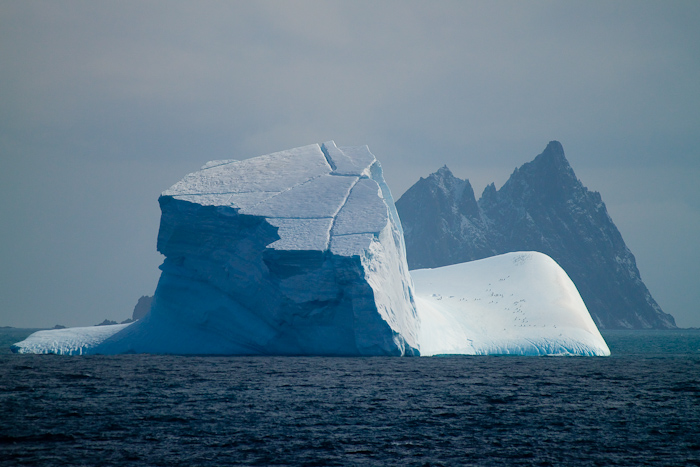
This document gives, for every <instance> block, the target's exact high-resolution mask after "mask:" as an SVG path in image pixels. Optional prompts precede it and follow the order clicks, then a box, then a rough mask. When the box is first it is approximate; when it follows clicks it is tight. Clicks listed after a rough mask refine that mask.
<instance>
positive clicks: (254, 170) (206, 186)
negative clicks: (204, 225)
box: [162, 141, 401, 256]
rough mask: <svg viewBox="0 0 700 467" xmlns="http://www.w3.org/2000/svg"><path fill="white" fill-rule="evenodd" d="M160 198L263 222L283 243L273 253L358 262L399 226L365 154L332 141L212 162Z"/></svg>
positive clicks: (371, 161)
mask: <svg viewBox="0 0 700 467" xmlns="http://www.w3.org/2000/svg"><path fill="white" fill-rule="evenodd" d="M162 196H164V197H172V198H175V199H178V200H181V201H187V202H191V203H195V204H199V205H202V206H222V207H228V208H232V209H234V210H236V211H237V212H238V213H239V214H243V215H250V216H260V217H265V218H266V219H267V220H268V222H269V223H270V224H271V225H273V226H275V227H277V228H278V235H279V236H280V239H279V240H278V241H276V242H274V243H272V244H270V245H269V247H270V248H274V249H277V250H321V251H324V250H327V249H331V251H332V252H333V253H335V254H340V255H344V256H350V255H355V254H359V253H360V252H361V251H362V250H363V249H365V248H367V247H368V246H369V244H370V243H371V240H372V238H374V237H376V236H377V235H378V234H379V232H381V231H382V229H384V228H385V227H386V226H387V224H388V223H389V222H390V219H391V220H393V221H394V223H396V222H397V219H396V218H395V216H394V215H393V209H394V207H393V200H392V198H391V194H390V193H388V188H387V187H386V183H385V182H384V178H383V175H382V170H381V166H380V165H379V162H378V161H377V160H376V158H375V157H374V155H373V154H372V153H371V152H370V151H369V148H368V147H367V146H357V147H342V148H339V147H337V146H336V145H335V143H334V142H333V141H328V142H326V143H323V144H321V145H319V144H312V145H309V146H302V147H299V148H295V149H289V150H286V151H280V152H276V153H272V154H268V155H265V156H259V157H254V158H251V159H245V160H242V161H238V160H222V161H211V162H208V163H207V164H205V165H204V166H202V168H201V169H200V170H199V171H197V172H193V173H191V174H188V175H186V176H185V177H184V178H183V179H182V180H180V181H179V182H177V183H176V184H175V185H173V186H172V187H170V188H169V189H167V190H166V191H164V192H163V193H162ZM397 228H398V229H399V231H400V229H401V227H400V225H397Z"/></svg>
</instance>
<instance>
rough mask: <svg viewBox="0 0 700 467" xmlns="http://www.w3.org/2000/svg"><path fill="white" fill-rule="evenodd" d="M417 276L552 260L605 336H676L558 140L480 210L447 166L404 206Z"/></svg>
mask: <svg viewBox="0 0 700 467" xmlns="http://www.w3.org/2000/svg"><path fill="white" fill-rule="evenodd" d="M396 207H397V210H398V212H399V215H400V217H401V221H402V223H403V227H404V231H405V241H406V248H407V255H408V264H409V267H410V268H411V269H418V268H426V267H430V268H434V267H440V266H446V265H450V264H457V263H462V262H465V261H473V260H477V259H481V258H486V257H489V256H493V255H497V254H503V253H507V252H514V251H523V250H532V251H539V252H542V253H545V254H547V255H549V256H551V257H552V258H553V259H554V260H556V261H557V263H559V265H561V266H562V268H564V270H565V271H566V272H567V273H568V275H569V276H570V277H571V279H572V280H573V282H574V284H576V287H577V288H578V290H579V292H580V294H581V297H582V298H583V300H584V302H585V303H586V306H587V307H588V310H589V312H590V313H591V316H592V317H593V319H594V320H595V322H596V324H597V325H598V326H599V327H601V328H609V329H614V328H673V327H675V322H674V319H673V317H672V316H671V315H668V314H666V313H664V312H663V311H662V310H661V308H660V307H659V305H658V304H657V303H656V301H655V300H654V299H653V298H652V296H651V294H650V293H649V290H648V289H647V288H646V286H645V285H644V283H643V282H642V280H641V278H640V275H639V270H638V269H637V265H636V262H635V259H634V255H633V254H632V253H631V252H630V250H629V248H627V246H626V245H625V242H624V240H623V239H622V236H621V235H620V232H619V231H618V229H617V227H616V226H615V224H614V223H613V221H612V219H611V218H610V216H609V215H608V212H607V209H606V207H605V203H603V201H602V199H601V196H600V194H599V193H597V192H591V191H589V190H588V189H587V188H586V187H584V186H583V184H582V183H581V182H580V181H579V180H578V178H577V177H576V174H575V173H574V171H573V169H572V168H571V166H570V165H569V162H568V161H567V160H566V156H565V155H564V149H563V147H562V145H561V144H560V143H559V142H558V141H552V142H550V143H549V144H548V145H547V147H546V148H545V150H544V151H543V152H542V154H540V155H538V156H537V157H536V158H535V159H534V160H533V161H531V162H528V163H526V164H524V165H522V166H521V167H520V168H516V169H515V171H514V172H513V174H512V175H511V176H510V178H509V179H508V181H507V182H506V183H505V184H504V185H503V186H502V187H501V188H500V189H499V190H497V189H496V187H495V185H494V184H490V185H488V186H487V187H486V188H485V189H484V192H483V194H482V196H481V199H479V201H478V202H477V201H476V199H475V197H474V192H473V190H472V187H471V185H470V184H469V181H468V180H460V179H459V178H456V177H455V176H454V175H453V174H452V173H451V172H450V171H449V169H447V167H442V168H441V169H439V170H438V171H437V172H435V173H433V174H431V175H430V176H428V177H427V178H421V179H420V180H419V181H418V182H416V184H414V185H413V186H412V187H411V188H409V189H408V190H407V191H406V193H405V194H404V195H403V196H402V197H401V198H400V199H399V200H398V201H397V202H396Z"/></svg>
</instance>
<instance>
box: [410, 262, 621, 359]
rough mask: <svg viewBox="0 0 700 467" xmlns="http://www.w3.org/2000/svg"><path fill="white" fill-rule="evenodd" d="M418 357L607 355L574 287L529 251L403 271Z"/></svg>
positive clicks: (558, 269) (553, 266)
mask: <svg viewBox="0 0 700 467" xmlns="http://www.w3.org/2000/svg"><path fill="white" fill-rule="evenodd" d="M411 275H412V276H413V280H414V283H415V287H416V304H417V307H418V315H419V317H420V320H421V323H422V327H421V332H420V337H419V341H420V352H421V355H425V356H428V355H450V354H462V355H585V356H607V355H610V350H609V349H608V346H607V344H606V343H605V340H604V339H603V337H602V336H601V335H600V332H599V331H598V328H597V327H596V325H595V323H594V322H593V319H592V318H591V315H590V314H589V313H588V309H587V308H586V305H585V304H584V303H583V300H582V299H581V296H580V295H579V293H578V290H577V289H576V286H575V285H574V283H573V282H572V281H571V279H570V278H569V276H568V275H567V274H566V272H565V271H564V270H563V269H562V268H561V267H560V266H559V265H558V264H557V263H556V262H555V261H554V260H553V259H552V258H550V257H549V256H547V255H545V254H543V253H538V252H535V251H526V252H515V253H506V254H503V255H499V256H492V257H490V258H485V259H481V260H478V261H471V262H468V263H460V264H455V265H451V266H443V267H440V268H435V269H417V270H413V271H411Z"/></svg>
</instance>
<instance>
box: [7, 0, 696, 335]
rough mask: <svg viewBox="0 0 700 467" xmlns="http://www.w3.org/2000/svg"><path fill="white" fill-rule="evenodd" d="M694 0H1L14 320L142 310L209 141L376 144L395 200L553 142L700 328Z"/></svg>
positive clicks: (252, 150) (503, 175) (668, 296)
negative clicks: (175, 214) (174, 197)
mask: <svg viewBox="0 0 700 467" xmlns="http://www.w3.org/2000/svg"><path fill="white" fill-rule="evenodd" d="M698 24H700V3H698V2H694V1H664V2H660V1H658V2H656V1H654V2H651V1H646V2H645V1H619V2H566V3H561V2H550V1H535V2H527V3H523V2H515V1H513V2H511V1H500V2H499V1H496V2H488V3H486V2H462V1H455V2H448V1H444V2H430V3H425V2H405V1H402V2H398V1H396V2H394V1H387V2H381V3H376V2H369V1H354V2H349V1H348V2H345V1H326V2H321V1H259V2H250V3H243V2H240V3H228V2H207V1H202V2H196V3H195V2H191V3H188V2H178V1H170V2H164V1H163V2H161V1H153V2H136V1H123V2H100V3H91V2H83V1H62V2H51V1H33V0H28V1H23V2H14V1H7V0H0V59H1V60H2V63H3V67H2V68H0V82H2V83H3V84H2V85H1V86H0V102H2V109H3V111H2V112H0V155H1V156H0V195H1V196H0V216H2V219H3V222H2V223H1V224H0V239H1V240H2V242H0V264H2V268H1V269H0V273H1V274H2V275H1V276H0V326H15V327H51V326H53V325H54V324H63V325H66V326H79V325H93V324H97V323H99V322H101V321H102V320H104V319H105V318H107V319H113V320H118V321H121V320H123V319H126V318H127V317H130V316H131V312H132V310H133V307H134V305H135V304H136V301H137V299H138V298H139V297H140V296H141V295H151V294H152V293H153V291H154V290H155V286H156V283H157V280H158V277H159V275H160V271H159V270H158V265H159V264H160V263H161V261H162V256H161V255H160V254H158V253H157V252H156V249H155V247H156V236H157V233H158V225H159V219H160V211H159V208H158V202H157V199H158V195H159V194H160V192H162V191H164V190H165V189H167V188H168V187H169V186H171V185H172V184H174V183H175V182H177V181H178V180H179V179H180V178H182V177H183V176H184V175H185V174H187V173H189V172H192V171H194V170H197V169H198V168H199V167H200V166H201V165H203V164H204V163H205V162H207V161H209V160H214V159H230V158H234V159H243V158H248V157H254V156H258V155H262V154H267V153H271V152H275V151H280V150H284V149H288V148H293V147H297V146H302V145H307V144H311V143H317V142H319V143H320V142H323V141H327V140H331V139H332V140H335V141H336V143H337V144H338V145H341V146H352V145H364V144H367V145H369V147H370V150H371V151H372V152H373V153H374V154H375V155H376V156H377V158H378V159H379V160H380V161H381V163H382V165H383V167H384V172H385V177H386V179H387V182H388V183H389V186H390V187H391V189H392V192H393V195H394V198H395V199H398V198H399V197H400V195H401V194H402V193H403V192H404V191H405V190H406V189H407V188H408V187H410V186H411V185H412V184H413V183H415V182H416V181H417V180H418V179H419V177H426V176H427V175H428V174H430V173H432V172H434V171H436V170H437V169H438V168H439V167H441V166H443V165H445V164H446V165H447V166H448V167H449V168H450V169H451V170H452V172H453V173H454V174H455V176H457V177H460V178H468V179H469V180H470V181H471V183H472V185H473V186H474V190H475V192H476V193H477V197H478V196H479V195H480V193H481V191H482V190H483V188H484V187H485V186H486V185H487V184H488V183H490V182H495V183H496V187H497V188H498V187H500V186H501V185H502V184H503V183H504V182H505V181H506V179H507V178H508V177H509V176H510V174H511V173H512V171H513V169H514V168H515V167H519V166H520V165H522V164H523V163H525V162H528V161H530V160H532V159H533V158H534V157H535V156H536V155H538V154H540V153H541V152H542V150H543V149H544V148H545V146H546V145H547V143H548V142H549V141H551V140H558V141H560V142H561V143H562V144H563V146H564V150H565V152H566V157H567V159H568V160H569V162H570V164H571V166H572V167H573V169H574V171H575V172H576V175H577V176H578V178H579V179H580V180H581V181H582V183H583V184H584V185H585V186H586V187H588V188H589V189H590V190H595V191H599V192H600V193H601V195H602V198H603V200H604V201H605V203H606V205H607V208H608V212H609V213H610V215H611V217H612V219H613V221H614V222H615V224H616V225H617V227H618V228H619V230H620V232H621V233H622V236H623V238H624V240H625V242H626V243H627V246H628V247H629V248H630V249H631V251H632V253H633V254H634V255H635V257H636V260H637V265H638V267H639V270H640V273H641V277H642V279H643V280H644V282H645V283H646V285H647V287H648V288H649V290H650V291H651V293H652V295H653V296H654V298H655V299H656V300H657V302H658V303H659V305H660V306H661V308H662V309H663V310H664V311H665V312H667V313H670V314H672V315H673V316H674V317H675V319H676V323H677V324H678V326H679V327H689V326H700V284H699V283H698V282H699V279H698V278H699V277H700V248H699V247H700V244H699V240H698V239H699V238H700V186H699V184H698V181H699V180H700V132H698V124H699V123H700V30H699V29H698V28H697V25H698Z"/></svg>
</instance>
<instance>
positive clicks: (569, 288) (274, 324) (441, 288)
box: [12, 141, 609, 355]
mask: <svg viewBox="0 0 700 467" xmlns="http://www.w3.org/2000/svg"><path fill="white" fill-rule="evenodd" d="M159 203H160V207H161V211H162V216H161V223H160V230H159V233H158V251H160V252H161V253H163V255H165V261H164V262H163V264H162V265H161V267H160V268H161V270H162V274H161V278H160V280H159V283H158V287H157V289H156V293H155V295H154V299H153V303H152V307H151V311H150V312H149V313H148V314H147V315H146V316H145V317H144V318H143V319H141V320H139V321H137V322H135V323H133V324H130V325H128V326H126V325H118V326H100V327H90V328H70V329H62V330H52V331H41V332H38V333H35V334H33V335H31V336H30V337H28V338H27V339H26V340H25V341H22V342H19V343H17V344H15V345H14V346H13V347H12V349H13V351H15V352H19V353H58V354H82V355H85V354H118V353H166V354H229V355H419V354H420V355H437V354H495V353H499V354H502V353H508V354H535V355H542V354H576V355H606V354H608V353H609V351H608V350H607V346H606V345H605V342H604V341H603V339H602V337H600V334H599V333H598V330H597V329H596V327H595V325H594V324H593V321H592V320H591V318H590V316H589V315H588V311H587V310H586V308H585V305H584V304H583V302H582V301H581V298H580V296H579V295H578V292H577V291H576V288H575V287H574V286H573V284H572V283H571V281H570V280H569V278H568V276H566V273H564V271H562V270H561V268H559V266H558V265H556V263H554V261H553V260H551V259H550V258H549V257H546V256H544V255H541V254H537V253H520V254H518V255H516V256H509V255H504V256H502V257H495V258H489V259H486V260H481V261H475V262H472V263H464V264H461V265H454V266H446V267H444V268H438V269H434V270H420V271H414V272H413V276H414V278H415V281H416V284H417V288H416V290H417V291H418V295H417V296H416V295H415V292H414V286H413V280H414V279H412V275H411V273H409V271H408V266H407V263H406V252H405V246H404V239H403V232H402V229H401V222H400V220H399V217H398V214H397V212H396V208H395V206H394V201H393V198H392V196H391V192H390V190H389V188H388V186H387V185H386V182H385V181H384V177H383V174H382V169H381V165H380V164H379V162H378V161H377V160H376V159H375V157H374V155H372V153H371V152H370V151H369V149H368V148H367V146H358V147H341V148H339V147H337V146H336V145H335V144H334V143H333V142H332V141H330V142H327V143H323V144H321V145H319V144H312V145H309V146H304V147H300V148H295V149H290V150H287V151H281V152H277V153H274V154H269V155H265V156H260V157H255V158H251V159H245V160H241V161H236V160H225V161H212V162H209V163H207V164H205V165H204V166H203V167H202V168H201V169H200V170H199V171H196V172H193V173H191V174H189V175H187V176H185V177H184V178H183V179H182V180H181V181H179V182H178V183H176V184H175V185H173V186H172V187H170V188H169V189H168V190H166V191H165V192H163V193H162V195H161V197H160V198H159Z"/></svg>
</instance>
